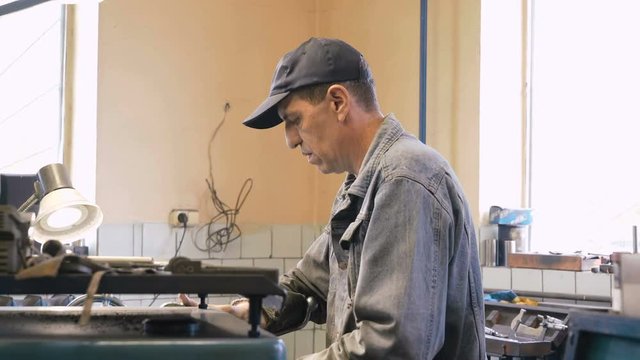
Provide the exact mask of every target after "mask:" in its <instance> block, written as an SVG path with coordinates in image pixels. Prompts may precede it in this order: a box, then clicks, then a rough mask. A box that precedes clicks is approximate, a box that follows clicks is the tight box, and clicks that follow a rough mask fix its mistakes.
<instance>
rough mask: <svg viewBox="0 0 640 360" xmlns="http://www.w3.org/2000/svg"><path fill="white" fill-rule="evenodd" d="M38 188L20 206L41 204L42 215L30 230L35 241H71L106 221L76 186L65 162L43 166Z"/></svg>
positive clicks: (37, 184) (21, 207)
mask: <svg viewBox="0 0 640 360" xmlns="http://www.w3.org/2000/svg"><path fill="white" fill-rule="evenodd" d="M34 188H35V193H34V194H33V195H32V196H31V197H30V198H29V199H27V201H26V202H25V203H24V204H22V206H20V208H19V209H18V211H20V212H24V211H27V210H28V209H29V208H30V207H31V206H33V205H34V204H35V203H39V207H40V209H39V210H38V216H36V219H35V221H34V222H33V224H32V225H31V228H30V229H29V231H30V233H29V235H30V236H31V238H33V239H34V240H36V241H38V242H42V243H44V242H45V241H48V240H58V241H60V242H61V243H70V242H73V241H76V240H79V239H81V238H82V237H83V236H84V234H85V233H86V232H89V231H91V230H94V229H96V228H97V227H98V226H100V224H102V211H101V210H100V208H99V207H98V206H96V205H94V204H92V203H90V202H89V201H88V200H87V199H86V198H84V197H83V196H82V195H81V194H80V193H79V192H78V191H77V190H76V189H74V188H73V186H72V185H71V180H70V178H69V174H68V173H67V170H66V168H65V167H64V166H63V165H62V164H50V165H46V166H44V167H42V168H41V169H40V170H39V171H38V180H37V181H36V182H35V183H34Z"/></svg>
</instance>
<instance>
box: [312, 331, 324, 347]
mask: <svg viewBox="0 0 640 360" xmlns="http://www.w3.org/2000/svg"><path fill="white" fill-rule="evenodd" d="M326 347H327V332H326V331H325V330H320V329H315V330H314V331H313V351H314V352H320V351H322V350H324V349H326Z"/></svg>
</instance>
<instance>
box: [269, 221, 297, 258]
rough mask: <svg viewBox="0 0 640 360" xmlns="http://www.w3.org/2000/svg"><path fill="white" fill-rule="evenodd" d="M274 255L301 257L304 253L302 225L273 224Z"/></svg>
mask: <svg viewBox="0 0 640 360" xmlns="http://www.w3.org/2000/svg"><path fill="white" fill-rule="evenodd" d="M271 229H272V236H271V238H272V239H273V241H272V247H273V248H272V249H273V251H272V255H273V257H282V258H287V257H293V258H295V257H300V256H301V255H302V241H301V238H302V227H301V226H300V225H273V226H272V227H271Z"/></svg>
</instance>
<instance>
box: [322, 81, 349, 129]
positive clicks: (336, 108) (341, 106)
mask: <svg viewBox="0 0 640 360" xmlns="http://www.w3.org/2000/svg"><path fill="white" fill-rule="evenodd" d="M350 97H351V94H349V90H347V89H346V88H345V87H344V86H342V85H340V84H335V85H331V86H330V87H329V89H327V98H328V100H329V106H330V107H331V110H332V111H333V112H335V113H336V115H337V116H338V121H344V120H345V119H346V118H347V114H348V113H349V100H350Z"/></svg>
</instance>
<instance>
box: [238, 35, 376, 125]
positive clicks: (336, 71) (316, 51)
mask: <svg viewBox="0 0 640 360" xmlns="http://www.w3.org/2000/svg"><path fill="white" fill-rule="evenodd" d="M364 64H366V63H365V62H364V58H363V57H362V54H360V52H359V51H358V50H356V49H354V48H353V47H352V46H351V45H349V44H347V43H345V42H344V41H342V40H337V39H322V38H311V39H309V40H307V41H305V42H304V43H302V45H300V46H298V48H296V49H295V50H293V51H291V52H289V53H287V54H285V55H284V56H283V57H282V59H280V61H279V62H278V65H277V66H276V71H275V74H274V75H273V80H271V90H270V91H269V97H267V99H266V100H265V101H264V102H262V104H260V106H258V108H257V109H256V110H255V111H254V112H253V114H251V115H249V117H247V118H246V119H245V120H244V121H243V122H242V123H243V124H245V125H246V126H248V127H252V128H254V129H268V128H270V127H274V126H276V125H278V124H280V123H281V122H282V119H280V116H279V115H278V110H277V105H278V103H279V102H280V101H281V100H282V99H284V98H285V97H287V95H289V93H290V92H291V91H292V90H295V89H299V88H301V87H305V86H309V85H318V84H326V83H333V82H341V81H349V80H357V79H360V78H361V76H362V75H363V74H362V73H363V71H364V70H363V66H365V65H364Z"/></svg>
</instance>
